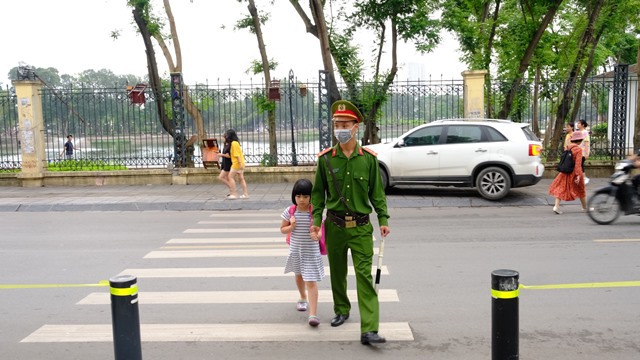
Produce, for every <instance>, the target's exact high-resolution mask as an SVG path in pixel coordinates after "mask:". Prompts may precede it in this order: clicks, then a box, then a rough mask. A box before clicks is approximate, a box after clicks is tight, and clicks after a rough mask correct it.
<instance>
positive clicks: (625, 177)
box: [587, 160, 640, 225]
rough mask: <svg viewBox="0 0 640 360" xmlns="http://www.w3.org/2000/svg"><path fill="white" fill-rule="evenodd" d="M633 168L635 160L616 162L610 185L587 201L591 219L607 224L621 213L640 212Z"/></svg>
mask: <svg viewBox="0 0 640 360" xmlns="http://www.w3.org/2000/svg"><path fill="white" fill-rule="evenodd" d="M633 168H634V167H633V162H632V161H630V160H622V161H620V162H618V163H617V164H616V167H615V172H614V173H613V175H611V180H610V181H609V185H607V186H604V187H602V188H600V189H598V190H596V192H595V193H594V194H593V195H592V196H591V198H590V199H589V201H588V203H587V209H588V212H587V214H588V215H589V218H591V220H593V221H595V222H596V223H598V224H600V225H607V224H611V223H612V222H614V221H615V220H616V219H617V218H618V217H619V216H620V213H624V214H625V215H633V214H640V211H639V209H638V207H637V206H635V203H637V202H638V201H639V200H638V198H637V196H638V195H637V192H636V189H634V187H633V186H632V185H631V176H630V172H631V170H633ZM634 198H635V199H634Z"/></svg>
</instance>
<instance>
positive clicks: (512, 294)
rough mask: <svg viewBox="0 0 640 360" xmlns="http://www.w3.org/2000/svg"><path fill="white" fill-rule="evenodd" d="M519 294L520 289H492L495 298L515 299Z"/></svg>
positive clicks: (492, 295)
mask: <svg viewBox="0 0 640 360" xmlns="http://www.w3.org/2000/svg"><path fill="white" fill-rule="evenodd" d="M518 295H519V290H511V291H500V290H494V289H491V297H493V298H494V299H514V298H517V297H518Z"/></svg>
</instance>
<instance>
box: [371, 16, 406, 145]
mask: <svg viewBox="0 0 640 360" xmlns="http://www.w3.org/2000/svg"><path fill="white" fill-rule="evenodd" d="M381 28H382V29H383V31H382V32H381V35H380V47H379V49H378V61H377V62H376V71H375V80H374V81H375V82H376V83H377V82H378V76H379V73H380V60H381V59H382V48H383V43H384V37H385V31H384V29H385V27H384V24H381ZM397 72H398V29H397V26H396V22H395V21H394V20H393V19H392V20H391V68H390V70H389V73H388V74H387V76H386V77H385V80H384V82H383V83H382V85H381V86H376V87H375V90H374V91H375V94H374V101H373V102H372V104H371V109H370V110H369V113H368V116H367V117H366V123H365V124H366V129H365V132H364V135H363V137H362V145H369V144H378V143H380V136H379V134H378V131H379V130H380V129H379V128H378V126H377V123H376V117H377V114H378V110H379V109H380V107H382V105H383V104H384V102H385V101H386V99H387V97H386V96H385V94H386V93H387V91H388V90H389V86H391V83H392V82H393V79H395V77H396V73H397Z"/></svg>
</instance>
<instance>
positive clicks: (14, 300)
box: [0, 205, 640, 360]
mask: <svg viewBox="0 0 640 360" xmlns="http://www.w3.org/2000/svg"><path fill="white" fill-rule="evenodd" d="M566 210H567V211H566V212H565V214H563V215H554V214H553V213H552V212H551V209H550V208H549V207H546V206H545V207H542V206H535V205H511V206H494V207H488V206H475V207H474V206H459V207H455V206H447V207H425V208H400V207H398V208H392V209H391V215H392V222H391V229H392V233H391V235H390V236H389V238H388V239H387V240H386V242H385V249H386V251H385V256H384V265H385V267H386V269H388V274H387V273H385V274H384V275H383V277H382V280H381V284H380V288H381V291H384V292H385V294H389V293H390V294H391V295H393V294H396V295H397V299H394V298H393V296H391V297H389V298H386V299H387V300H385V301H381V324H382V325H381V333H382V335H385V336H387V337H388V338H389V342H388V343H387V344H384V345H380V346H377V347H367V346H362V345H360V343H359V342H358V329H357V324H358V319H359V316H358V312H357V310H356V307H355V304H354V310H353V311H352V317H351V319H350V320H349V321H348V323H347V324H345V325H344V326H343V327H340V328H331V327H330V326H328V321H329V319H330V318H331V316H332V315H333V312H332V308H331V301H330V299H328V300H325V301H321V303H320V305H319V316H320V318H321V321H322V324H321V325H320V327H319V328H318V329H316V330H318V331H314V329H311V328H310V327H309V326H307V325H306V323H305V319H306V315H305V314H303V313H298V312H296V311H295V309H294V304H295V301H296V299H297V296H296V295H295V293H294V294H293V295H291V296H290V297H291V298H290V299H289V298H288V297H287V296H286V295H287V294H289V295H290V292H291V291H294V290H295V286H294V283H293V279H292V277H290V276H289V277H287V276H281V274H278V269H282V268H283V267H284V260H285V256H286V246H285V245H284V239H283V236H282V235H280V234H278V232H277V227H278V225H277V224H278V222H279V220H278V216H279V212H280V210H276V209H272V210H269V209H261V210H241V211H72V212H59V211H47V212H37V213H32V212H21V211H18V212H5V213H3V214H2V216H1V217H0V228H2V229H3V231H2V237H1V238H0V239H1V240H0V249H1V250H0V263H1V264H2V272H1V275H0V279H2V280H1V281H0V284H3V285H6V284H95V283H97V282H98V281H99V280H103V279H107V278H109V277H111V276H114V275H117V274H120V273H123V272H125V273H132V274H133V275H136V274H139V275H136V276H138V278H139V279H138V281H139V286H140V294H139V299H140V319H141V324H142V329H143V343H142V349H143V357H144V358H146V359H176V358H183V359H209V358H216V359H258V358H260V359H265V358H266V359H271V358H273V359H276V358H279V359H283V358H284V359H286V358H297V357H304V358H308V359H326V358H332V357H335V358H337V357H340V358H352V359H372V358H374V359H375V358H381V359H382V358H385V359H388V358H394V359H395V358H397V359H423V358H429V359H456V360H457V359H488V358H490V356H491V295H490V274H491V272H492V271H493V270H496V269H503V268H506V269H513V270H516V271H518V272H519V273H520V281H521V283H522V284H525V285H530V286H532V285H552V284H600V285H603V284H604V285H605V286H606V285H607V284H611V283H614V282H622V281H635V283H637V282H638V281H639V280H640V264H639V261H638V256H637V254H638V246H640V239H639V238H638V236H637V226H638V223H639V222H640V218H638V217H635V216H634V217H622V218H620V219H619V220H618V221H617V222H616V223H615V224H613V225H609V226H599V225H595V224H594V223H592V222H591V221H590V220H589V219H588V218H587V217H586V216H585V215H584V214H583V213H581V212H580V211H579V206H573V207H572V206H568V207H567V208H566ZM374 264H375V261H374ZM239 269H242V270H243V271H257V274H255V273H254V274H253V275H247V274H244V275H238V274H237V273H236V275H233V274H232V273H235V271H239ZM251 269H253V270H251ZM272 269H275V272H274V273H273V274H271V273H270V272H269V271H270V270H272ZM214 270H215V271H217V272H216V274H218V275H212V274H211V273H206V272H207V271H209V272H212V271H214ZM185 272H186V273H185ZM178 273H180V274H181V275H177V274H178ZM205 273H206V274H205ZM328 280H329V279H328V278H325V281H323V282H321V283H320V284H319V285H320V286H319V287H320V290H321V292H322V291H324V293H325V294H328V291H329V281H328ZM349 283H350V285H351V288H353V286H354V285H355V284H354V283H355V282H354V278H353V277H350V278H349ZM167 294H168V296H165V297H163V296H162V295H167ZM283 294H284V295H285V296H284V300H282V299H280V300H278V299H275V300H274V298H270V297H273V296H278V295H283ZM263 295H264V296H266V297H267V299H266V300H252V299H254V297H259V296H263ZM207 296H208V297H207ZM216 296H224V297H225V299H224V300H219V299H218V298H216ZM385 296H386V295H385ZM212 298H213V300H212ZM207 299H208V300H207ZM215 299H218V300H215ZM269 299H270V300H269ZM353 301H355V298H354V299H353ZM519 304H520V312H519V313H520V326H519V328H520V334H519V339H520V356H521V357H522V358H525V359H569V360H573V359H576V360H577V359H636V358H638V357H639V356H640V340H638V336H637V334H638V331H637V329H638V325H639V324H640V288H639V287H638V286H637V285H636V286H630V287H593V288H570V286H565V287H562V288H560V289H553V290H551V289H543V290H534V289H531V290H529V289H523V290H521V292H520V297H519ZM0 305H1V306H0V309H1V310H0V313H1V314H2V319H3V321H2V322H1V323H0V344H1V347H2V349H3V352H4V353H5V354H12V355H11V358H15V359H62V358H64V359H87V358H91V359H113V358H114V352H113V344H112V342H111V338H110V335H111V333H110V331H111V328H110V324H111V314H110V307H109V304H108V290H107V288H101V287H77V288H76V287H61V288H45V289H29V288H20V289H15V288H13V289H0ZM390 324H399V326H400V327H401V328H403V326H404V325H406V326H407V327H408V329H409V335H410V337H411V339H399V338H400V335H402V334H404V335H406V334H405V333H402V332H401V331H396V330H388V331H387V332H386V333H385V332H383V330H382V329H383V325H384V326H389V325H390ZM89 325H91V326H95V327H97V328H96V329H98V330H100V329H101V330H102V331H103V336H102V338H101V339H102V340H100V337H99V336H98V335H96V334H98V333H99V332H100V331H96V332H95V333H92V332H90V331H87V330H86V329H87V328H86V326H89ZM47 326H49V327H52V326H53V329H54V331H53V332H52V334H49V335H46V331H45V330H46V328H47ZM153 326H158V327H159V329H156V330H155V332H153V334H155V335H154V336H157V338H155V339H151V340H149V338H150V336H151V333H152V331H151V329H152V327H153ZM180 326H182V330H179V327H180ZM232 326H237V327H236V328H233V327H232ZM43 327H44V328H43ZM386 328H387V329H391V327H386ZM73 329H81V330H80V335H77V336H79V338H77V339H75V340H73V339H72V340H69V336H70V335H69V334H71V333H73V331H72V330H73ZM83 329H84V331H83ZM105 329H106V340H105V335H104V331H105ZM199 329H200V330H199ZM220 329H227V330H226V332H224V331H223V332H221V333H220V332H216V331H220ZM256 329H258V330H256ZM287 329H288V331H289V332H288V333H286V332H285V331H284V330H287ZM403 329H404V328H403ZM256 331H257V332H256ZM260 334H261V335H260ZM45 335H46V336H45ZM269 336H271V337H274V338H275V340H274V339H269ZM96 337H97V339H98V340H96ZM393 338H396V339H399V340H392V339H393ZM265 339H266V340H265Z"/></svg>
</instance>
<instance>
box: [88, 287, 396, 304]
mask: <svg viewBox="0 0 640 360" xmlns="http://www.w3.org/2000/svg"><path fill="white" fill-rule="evenodd" d="M347 294H348V295H349V298H351V299H354V300H353V302H357V301H356V300H357V297H358V294H357V293H356V291H355V290H349V291H348V292H347ZM297 297H298V291H297V290H278V291H255V290H251V291H163V292H151V291H147V292H144V291H141V292H140V293H139V297H138V300H139V301H140V304H142V305H145V304H154V305H157V304H231V303H232V304H273V303H290V302H291V299H297ZM378 299H379V301H380V302H398V301H400V299H398V293H397V292H396V291H395V290H391V289H381V290H380V292H379V293H378ZM331 301H332V298H331V290H319V291H318V302H320V303H328V302H331ZM109 303H110V295H109V294H107V293H104V292H94V293H91V294H89V295H88V296H87V297H85V298H84V299H82V300H80V301H79V302H78V305H106V304H109Z"/></svg>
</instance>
